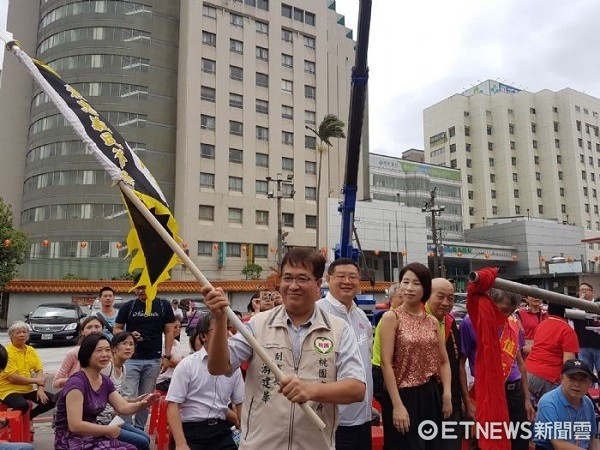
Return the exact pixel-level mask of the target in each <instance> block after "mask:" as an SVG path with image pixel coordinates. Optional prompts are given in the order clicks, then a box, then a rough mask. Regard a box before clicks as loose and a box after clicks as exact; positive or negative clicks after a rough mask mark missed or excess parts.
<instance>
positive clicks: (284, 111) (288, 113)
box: [281, 105, 294, 120]
mask: <svg viewBox="0 0 600 450" xmlns="http://www.w3.org/2000/svg"><path fill="white" fill-rule="evenodd" d="M281 117H282V118H283V119H290V120H293V119H294V108H293V107H292V106H287V105H281Z"/></svg>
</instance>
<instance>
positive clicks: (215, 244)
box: [213, 242, 219, 250]
mask: <svg viewBox="0 0 600 450" xmlns="http://www.w3.org/2000/svg"><path fill="white" fill-rule="evenodd" d="M213 249H214V250H219V244H217V243H216V242H215V243H214V244H213Z"/></svg>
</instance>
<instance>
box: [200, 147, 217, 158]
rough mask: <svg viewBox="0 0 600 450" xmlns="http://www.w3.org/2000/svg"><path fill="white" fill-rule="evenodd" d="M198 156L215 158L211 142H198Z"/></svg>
mask: <svg viewBox="0 0 600 450" xmlns="http://www.w3.org/2000/svg"><path fill="white" fill-rule="evenodd" d="M200 156H201V157H202V158H206V159H215V146H214V145H211V144H200Z"/></svg>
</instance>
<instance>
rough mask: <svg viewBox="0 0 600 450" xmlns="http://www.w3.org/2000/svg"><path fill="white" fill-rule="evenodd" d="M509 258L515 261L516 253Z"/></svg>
mask: <svg viewBox="0 0 600 450" xmlns="http://www.w3.org/2000/svg"><path fill="white" fill-rule="evenodd" d="M510 259H512V260H513V261H516V260H517V259H518V257H517V255H512V256H511V257H510Z"/></svg>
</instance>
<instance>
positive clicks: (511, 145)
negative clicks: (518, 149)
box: [510, 141, 515, 150]
mask: <svg viewBox="0 0 600 450" xmlns="http://www.w3.org/2000/svg"><path fill="white" fill-rule="evenodd" d="M510 149H511V150H514V149H515V141H510Z"/></svg>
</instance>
